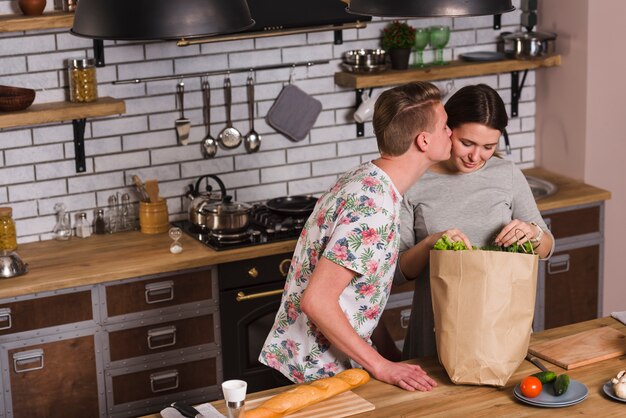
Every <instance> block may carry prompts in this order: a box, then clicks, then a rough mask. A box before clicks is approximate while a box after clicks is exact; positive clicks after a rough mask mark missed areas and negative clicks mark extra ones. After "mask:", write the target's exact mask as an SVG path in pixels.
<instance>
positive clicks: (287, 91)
mask: <svg viewBox="0 0 626 418" xmlns="http://www.w3.org/2000/svg"><path fill="white" fill-rule="evenodd" d="M321 111H322V103H321V102H320V101H319V100H317V99H315V98H313V97H311V96H309V95H308V94H306V93H305V92H303V91H302V90H300V89H299V88H298V87H296V86H294V85H293V84H289V85H287V86H285V87H284V88H283V90H282V91H281V92H280V94H279V95H278V97H277V98H276V101H275V102H274V104H273V105H272V107H271V108H270V110H269V111H268V112H267V116H266V118H265V120H266V121H267V123H268V125H270V126H271V127H272V128H274V129H276V130H277V131H278V132H280V133H282V134H283V135H285V136H287V137H288V138H289V139H291V140H293V141H302V140H303V139H304V138H306V136H307V135H308V133H309V131H310V130H311V128H312V127H313V125H314V124H315V121H316V120H317V117H318V116H319V114H320V112H321Z"/></svg>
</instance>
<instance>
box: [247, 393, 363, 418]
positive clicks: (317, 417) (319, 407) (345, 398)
mask: <svg viewBox="0 0 626 418" xmlns="http://www.w3.org/2000/svg"><path fill="white" fill-rule="evenodd" d="M268 398H269V396H266V397H265V398H259V399H255V400H253V401H246V409H252V408H254V407H256V406H258V405H259V404H260V403H261V402H264V401H265V400H266V399H268ZM374 409H375V407H374V404H372V403H370V402H368V401H366V400H365V399H363V398H361V397H360V396H359V395H357V394H356V393H354V392H352V391H351V390H350V391H348V392H343V393H340V394H339V395H337V396H333V397H332V398H330V399H326V400H325V401H322V402H320V403H316V404H315V405H311V406H309V407H306V408H304V409H301V410H300V411H298V412H296V413H294V414H291V415H286V416H285V418H341V417H349V416H350V415H354V414H360V413H361V412H367V411H372V410H374Z"/></svg>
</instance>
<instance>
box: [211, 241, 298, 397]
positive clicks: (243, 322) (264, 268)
mask: <svg viewBox="0 0 626 418" xmlns="http://www.w3.org/2000/svg"><path fill="white" fill-rule="evenodd" d="M291 256H292V254H291V253H285V254H278V255H272V256H267V257H259V258H254V259H250V260H245V261H237V262H232V263H225V264H220V265H218V267H217V270H218V279H219V291H220V295H219V296H220V318H221V319H220V324H221V327H222V329H221V334H222V359H223V373H224V380H228V379H242V380H245V381H246V382H247V383H248V393H251V392H256V391H259V390H264V389H269V388H272V387H276V386H278V384H277V383H276V379H275V378H274V377H273V372H272V370H271V369H270V368H269V367H267V366H265V365H263V364H261V363H260V362H259V361H258V358H259V354H260V352H261V348H262V347H263V343H264V342H265V339H266V337H267V335H268V333H269V332H270V329H271V328H272V325H273V324H274V319H275V317H276V312H277V311H278V307H279V305H280V299H281V295H282V292H283V288H284V286H285V278H286V276H287V273H288V271H289V266H290V265H291Z"/></svg>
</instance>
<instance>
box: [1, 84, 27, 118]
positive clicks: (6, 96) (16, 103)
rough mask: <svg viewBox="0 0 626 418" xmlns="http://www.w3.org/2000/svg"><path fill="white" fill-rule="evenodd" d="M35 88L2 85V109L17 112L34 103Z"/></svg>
mask: <svg viewBox="0 0 626 418" xmlns="http://www.w3.org/2000/svg"><path fill="white" fill-rule="evenodd" d="M33 100H35V90H32V89H25V88H21V87H9V86H0V111H2V112H16V111H18V110H24V109H26V108H28V106H30V105H31V104H33Z"/></svg>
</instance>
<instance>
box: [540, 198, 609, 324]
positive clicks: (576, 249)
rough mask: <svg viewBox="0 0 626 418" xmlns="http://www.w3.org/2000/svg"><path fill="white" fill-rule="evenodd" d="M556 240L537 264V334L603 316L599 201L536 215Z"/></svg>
mask: <svg viewBox="0 0 626 418" xmlns="http://www.w3.org/2000/svg"><path fill="white" fill-rule="evenodd" d="M541 214H542V216H543V218H544V219H545V221H546V223H547V224H548V227H549V228H550V230H551V231H552V234H553V235H554V237H555V239H556V243H555V247H554V248H555V251H554V254H553V255H552V257H551V258H550V259H549V260H547V261H541V262H540V263H539V277H538V282H537V309H536V312H535V322H534V329H535V330H536V331H539V330H543V329H547V328H554V327H559V326H562V325H567V324H572V323H575V322H580V321H586V320H590V319H594V318H598V317H599V316H600V315H601V314H602V303H601V302H602V264H603V251H604V203H595V204H590V205H582V206H576V207H570V208H567V209H565V210H563V209H556V210H550V211H544V212H542V213H541Z"/></svg>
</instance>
